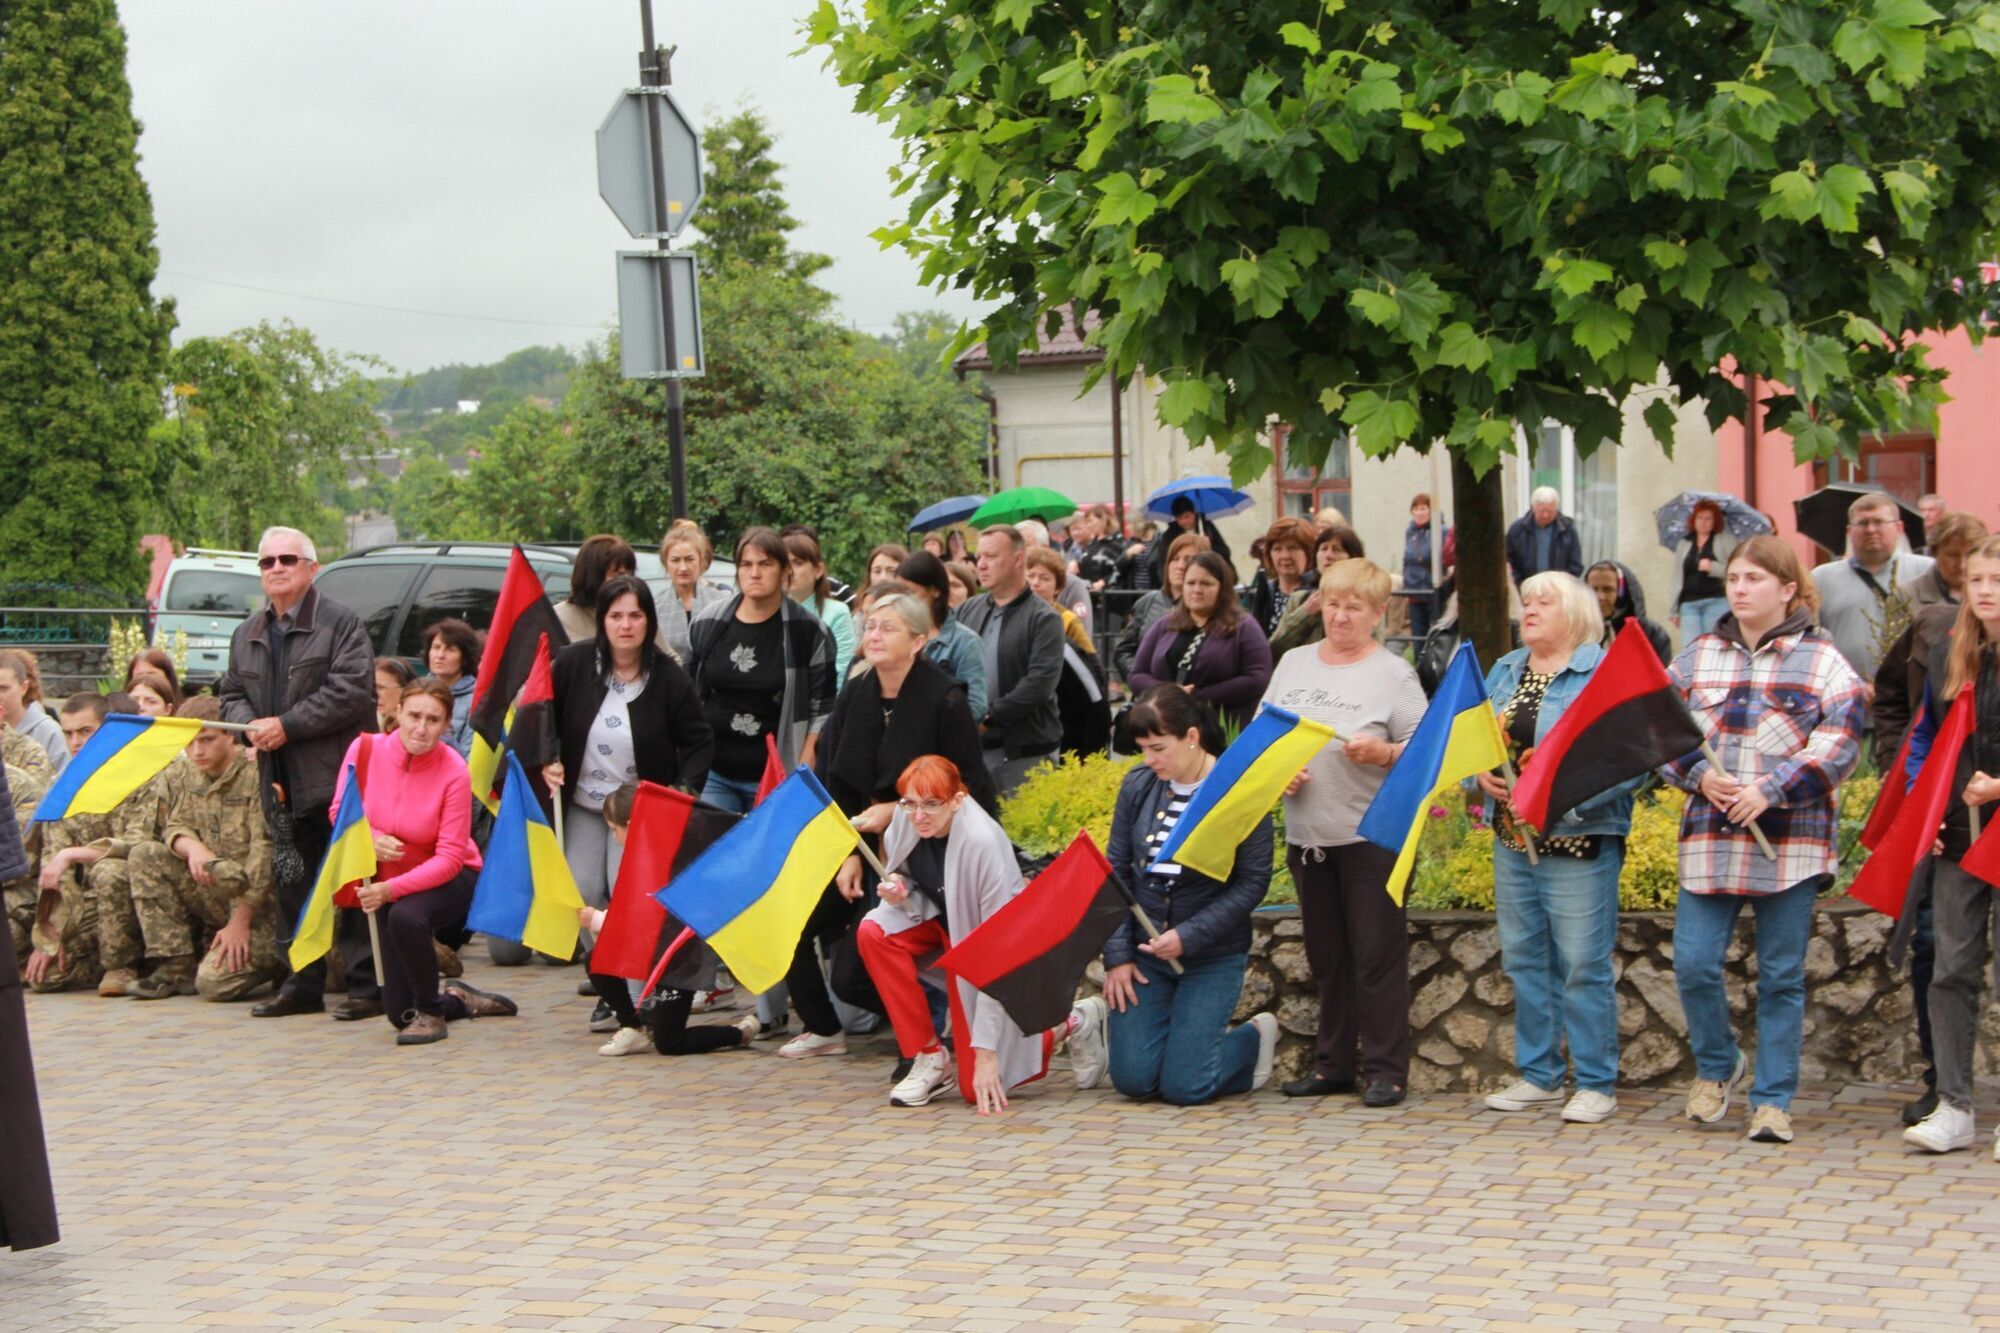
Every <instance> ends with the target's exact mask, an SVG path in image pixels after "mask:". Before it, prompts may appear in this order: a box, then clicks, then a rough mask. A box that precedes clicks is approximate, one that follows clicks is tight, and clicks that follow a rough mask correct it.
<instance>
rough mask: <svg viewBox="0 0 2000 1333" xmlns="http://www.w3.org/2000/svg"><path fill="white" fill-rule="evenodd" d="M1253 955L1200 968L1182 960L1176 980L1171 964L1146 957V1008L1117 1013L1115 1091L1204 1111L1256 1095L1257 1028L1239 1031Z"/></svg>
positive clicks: (1142, 967) (1142, 1004) (1142, 969)
mask: <svg viewBox="0 0 2000 1333" xmlns="http://www.w3.org/2000/svg"><path fill="white" fill-rule="evenodd" d="M1249 958H1250V955H1249V954H1246V953H1232V954H1224V955H1222V956H1221V957H1220V958H1204V959H1201V960H1200V961H1199V962H1190V961H1188V960H1187V959H1182V960H1181V966H1182V967H1183V968H1185V969H1186V971H1185V972H1183V973H1182V975H1180V976H1175V975H1174V972H1173V969H1172V968H1170V967H1168V966H1167V965H1166V964H1165V963H1162V962H1159V961H1157V960H1155V959H1152V958H1149V957H1147V956H1146V955H1144V954H1141V955H1140V956H1139V960H1138V961H1139V975H1140V976H1141V977H1143V978H1144V979H1145V983H1146V984H1144V985H1141V986H1138V987H1137V988H1136V989H1137V990H1138V992H1139V1002H1138V1003H1137V1004H1134V1005H1127V1006H1126V1008H1125V1011H1124V1012H1123V1013H1120V1012H1118V1011H1117V1010H1116V1009H1114V1010H1112V1011H1111V1028H1110V1034H1109V1035H1110V1039H1111V1086H1113V1087H1115V1088H1117V1089H1118V1091H1120V1092H1122V1093H1124V1094H1125V1095H1126V1096H1127V1097H1159V1098H1161V1099H1162V1100H1165V1101H1168V1102H1172V1103H1173V1104H1174V1105H1175V1106H1199V1105H1201V1104H1202V1103H1203V1102H1207V1101H1212V1100H1214V1099H1215V1098H1216V1097H1219V1096H1222V1095H1225V1094H1228V1093H1235V1092H1248V1091H1250V1076H1251V1075H1252V1074H1253V1073H1254V1072H1255V1071H1256V1066H1257V1029H1255V1028H1253V1027H1251V1026H1250V1025H1249V1024H1248V1023H1245V1024H1244V1025H1243V1026H1241V1027H1238V1028H1235V1029H1233V1030H1232V1029H1231V1028H1230V1026H1229V1016H1230V1015H1231V1014H1233V1013H1235V1012H1236V1001H1237V999H1238V997H1240V996H1241V995H1242V994H1243V969H1244V966H1245V964H1247V963H1248V962H1249Z"/></svg>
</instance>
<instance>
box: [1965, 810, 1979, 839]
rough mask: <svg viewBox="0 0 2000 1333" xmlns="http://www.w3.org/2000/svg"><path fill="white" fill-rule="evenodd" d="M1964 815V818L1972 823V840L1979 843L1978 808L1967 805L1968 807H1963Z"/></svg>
mask: <svg viewBox="0 0 2000 1333" xmlns="http://www.w3.org/2000/svg"><path fill="white" fill-rule="evenodd" d="M1965 813H1966V817H1967V818H1969V819H1970V820H1971V821H1972V840H1973V841H1974V842H1978V841H1979V807H1978V806H1976V805H1968V806H1966V807H1965Z"/></svg>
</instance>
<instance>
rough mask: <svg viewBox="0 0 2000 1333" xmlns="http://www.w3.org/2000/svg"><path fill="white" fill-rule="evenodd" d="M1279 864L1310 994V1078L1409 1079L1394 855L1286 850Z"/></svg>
mask: <svg viewBox="0 0 2000 1333" xmlns="http://www.w3.org/2000/svg"><path fill="white" fill-rule="evenodd" d="M1285 864H1286V865H1287V866H1289V867H1291V871H1292V882H1293V883H1294V884H1296V885H1298V890H1299V921H1300V923H1301V925H1303V927H1304V929H1305V944H1306V962H1307V963H1309V964H1310V965H1311V966H1312V974H1313V983H1314V985H1315V986H1317V987H1318V988H1319V1041H1318V1044H1317V1047H1316V1049H1315V1051H1314V1056H1315V1059H1314V1063H1313V1072H1314V1073H1316V1074H1318V1075H1319V1076H1320V1077H1321V1078H1330V1079H1343V1080H1344V1079H1352V1078H1354V1077H1355V1075H1356V1066H1355V1057H1356V1051H1357V1047H1358V1049H1359V1055H1360V1069H1359V1073H1360V1076H1361V1078H1362V1079H1363V1080H1365V1081H1368V1082H1373V1081H1374V1080H1376V1079H1387V1080H1388V1081H1389V1082H1391V1083H1393V1084H1395V1085H1396V1086H1397V1087H1399V1088H1400V1087H1407V1086H1408V1085H1409V1078H1410V934H1409V926H1408V923H1407V921H1406V919H1405V917H1404V914H1403V908H1402V907H1401V905H1400V904H1398V903H1397V902H1396V901H1395V900H1394V899H1392V898H1390V897H1389V892H1388V888H1387V885H1388V882H1389V872H1390V871H1391V870H1392V869H1394V868H1395V865H1396V854H1395V853H1394V852H1391V851H1385V850H1384V849H1382V848H1380V847H1377V846H1375V845H1374V844H1373V843H1368V842H1357V843H1350V844H1349V845H1347V846H1345V847H1287V848H1285Z"/></svg>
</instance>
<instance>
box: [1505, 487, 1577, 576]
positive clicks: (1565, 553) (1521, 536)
mask: <svg viewBox="0 0 2000 1333" xmlns="http://www.w3.org/2000/svg"><path fill="white" fill-rule="evenodd" d="M1561 505H1562V497H1561V496H1559V495H1557V494H1556V492H1555V488H1554V487H1552V486H1542V487H1539V488H1538V489H1537V490H1536V491H1535V493H1534V494H1533V495H1532V496H1530V497H1528V512H1527V513H1525V514H1523V515H1521V517H1519V518H1517V519H1515V520H1514V526H1513V527H1511V528H1508V529H1507V568H1508V570H1509V571H1510V572H1512V574H1513V575H1514V584H1515V586H1516V587H1519V586H1520V585H1521V584H1522V583H1523V582H1525V581H1526V580H1527V578H1528V576H1529V575H1531V574H1539V573H1541V572H1542V571H1544V570H1549V569H1559V570H1561V571H1562V572H1563V573H1565V574H1574V575H1576V576H1577V577H1578V578H1582V577H1583V543H1582V542H1581V541H1580V540H1578V539H1577V535H1576V524H1575V523H1574V522H1572V521H1571V520H1570V519H1569V518H1568V517H1567V516H1566V515H1564V514H1563V513H1562V512H1561Z"/></svg>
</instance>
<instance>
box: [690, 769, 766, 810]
mask: <svg viewBox="0 0 2000 1333" xmlns="http://www.w3.org/2000/svg"><path fill="white" fill-rule="evenodd" d="M757 786H758V783H757V779H755V778H748V779H745V780H743V781H738V780H737V779H735V778H725V777H723V776H722V774H720V773H710V774H709V775H708V782H707V784H706V785H705V786H703V787H702V789H701V802H702V804H703V805H712V806H714V807H715V808H716V809H718V810H727V811H728V812H729V813H730V814H732V815H747V814H749V813H750V807H751V806H753V805H755V804H757Z"/></svg>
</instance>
